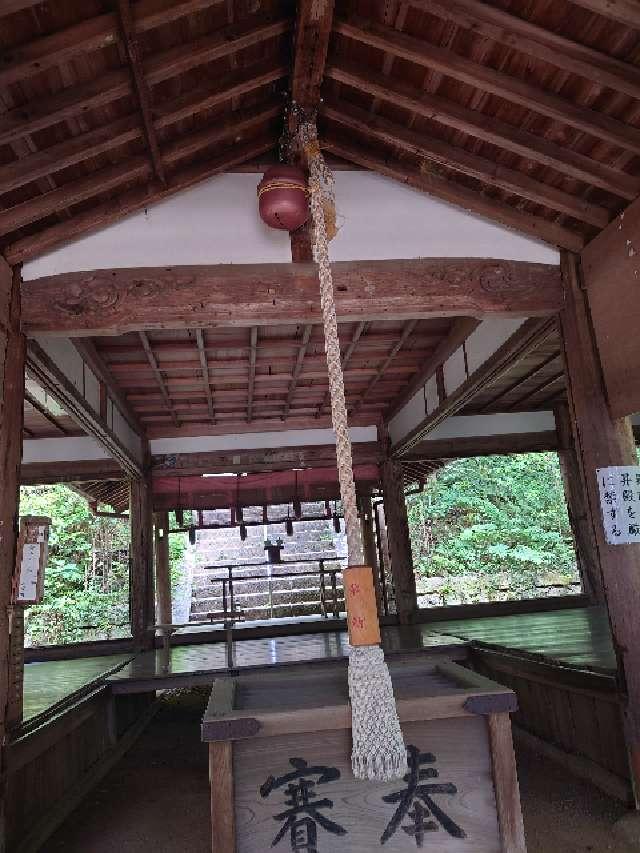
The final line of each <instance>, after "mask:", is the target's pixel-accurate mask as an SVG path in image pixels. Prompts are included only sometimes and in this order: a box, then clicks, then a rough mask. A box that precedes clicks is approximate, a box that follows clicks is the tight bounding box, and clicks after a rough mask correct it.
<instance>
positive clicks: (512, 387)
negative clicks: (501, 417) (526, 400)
mask: <svg viewBox="0 0 640 853" xmlns="http://www.w3.org/2000/svg"><path fill="white" fill-rule="evenodd" d="M558 358H560V353H559V352H553V353H551V355H549V356H547V358H545V359H544V360H543V361H542V362H541V363H540V364H537V365H536V366H535V367H533V368H532V369H531V370H529V371H527V373H525V375H524V376H520V377H518V378H517V379H516V380H515V381H514V382H512V383H510V384H509V385H508V386H507V387H506V388H503V389H502V390H501V391H500V393H499V394H496V395H495V396H494V397H492V398H491V399H490V400H489V402H488V403H485V405H483V406H482V408H481V409H480V412H482V413H484V412H487V411H490V410H494V411H495V405H496V403H498V402H499V401H500V400H504V398H505V397H509V396H510V395H511V394H513V392H514V391H516V390H517V389H518V388H520V386H521V385H523V384H524V383H525V382H530V381H531V380H532V379H535V377H536V376H537V375H538V374H539V373H543V372H544V371H545V370H546V369H547V368H548V366H549V365H550V364H553V362H554V361H556V360H557V359H558ZM515 405H517V403H516V404H514V405H511V404H509V405H507V407H506V408H507V409H512V408H514V406H515Z"/></svg>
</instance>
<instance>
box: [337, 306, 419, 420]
mask: <svg viewBox="0 0 640 853" xmlns="http://www.w3.org/2000/svg"><path fill="white" fill-rule="evenodd" d="M417 324H418V321H417V320H409V322H408V323H405V325H404V328H403V329H402V333H401V334H400V337H399V338H398V340H397V342H396V343H395V344H394V345H393V347H392V349H391V352H390V353H389V355H388V356H387V357H386V358H385V360H384V361H383V362H382V364H381V365H380V367H379V368H378V370H377V371H376V373H375V376H373V377H372V379H371V381H370V382H369V384H368V385H367V387H366V388H365V390H364V391H363V392H362V394H361V395H360V397H359V399H358V400H357V402H356V404H355V406H353V408H352V409H351V414H354V415H355V414H357V413H358V412H359V411H360V408H361V407H362V404H363V403H364V402H365V401H366V399H367V397H368V396H369V395H370V394H371V392H372V391H373V389H374V388H375V387H376V385H377V384H378V382H379V381H380V380H381V379H382V377H383V376H384V374H385V371H386V369H387V368H388V367H389V365H390V364H391V362H392V361H393V359H394V358H395V357H396V355H397V354H398V353H399V352H400V350H401V349H402V347H403V346H404V345H405V343H406V342H407V340H408V338H409V337H411V335H412V334H413V332H414V329H415V327H416V326H417Z"/></svg>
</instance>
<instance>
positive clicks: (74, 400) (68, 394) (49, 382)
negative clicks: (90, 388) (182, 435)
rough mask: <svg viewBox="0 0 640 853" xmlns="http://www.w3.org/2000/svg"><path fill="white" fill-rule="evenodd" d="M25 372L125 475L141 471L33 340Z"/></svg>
mask: <svg viewBox="0 0 640 853" xmlns="http://www.w3.org/2000/svg"><path fill="white" fill-rule="evenodd" d="M27 369H28V371H29V373H30V374H32V375H33V376H34V378H35V379H36V381H37V382H38V384H39V385H40V387H41V388H44V389H45V390H46V391H48V393H49V394H51V396H52V397H53V398H54V399H55V400H57V401H58V403H60V405H61V406H62V408H63V409H64V410H65V411H66V412H67V413H68V414H69V415H70V416H71V417H72V418H74V420H76V421H77V422H78V423H79V424H80V426H81V427H82V428H83V429H85V430H86V431H87V432H88V433H89V435H92V436H94V437H95V438H96V439H97V441H99V442H100V444H102V446H103V447H104V448H105V450H107V452H109V453H111V454H112V455H113V457H114V458H115V459H116V460H118V462H120V464H121V465H122V467H123V468H124V469H125V471H126V472H127V473H129V474H131V475H136V474H138V473H139V472H140V470H141V468H140V460H139V459H137V458H136V457H135V456H134V454H133V453H132V452H131V450H130V449H129V448H128V447H126V446H125V445H124V444H123V442H122V441H121V440H120V439H119V438H118V436H117V435H116V434H115V433H114V432H113V430H112V429H111V428H110V427H109V425H108V424H107V422H106V421H104V420H103V419H102V418H101V417H100V414H99V413H98V412H96V411H95V410H94V409H93V408H92V407H91V406H90V405H89V403H88V402H87V401H86V400H85V398H84V397H82V396H81V394H80V393H79V391H78V390H77V389H76V387H75V385H73V384H72V382H71V381H70V380H69V378H68V377H67V376H65V374H64V373H63V372H62V371H61V370H60V368H59V367H58V366H57V365H56V364H55V363H54V362H53V361H52V359H50V358H49V356H48V355H47V354H46V352H45V351H44V350H43V349H42V347H41V346H39V344H37V343H36V342H35V341H30V342H29V346H28V348H27Z"/></svg>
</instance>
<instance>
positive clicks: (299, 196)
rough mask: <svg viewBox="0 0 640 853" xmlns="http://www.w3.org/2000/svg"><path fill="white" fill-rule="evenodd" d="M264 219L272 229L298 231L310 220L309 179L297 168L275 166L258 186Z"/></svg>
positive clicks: (268, 170) (259, 202)
mask: <svg viewBox="0 0 640 853" xmlns="http://www.w3.org/2000/svg"><path fill="white" fill-rule="evenodd" d="M258 209H259V211H260V217H261V219H262V221H263V222H265V223H266V224H267V225H268V226H269V227H270V228H278V229H280V230H281V231H296V230H297V229H298V228H301V227H302V226H303V225H304V223H305V222H306V221H307V219H308V218H309V201H308V198H307V179H306V176H305V173H304V172H303V171H302V169H299V168H298V167H297V166H285V165H278V166H272V167H271V168H270V169H267V171H266V172H265V173H264V176H263V178H262V180H261V181H260V183H259V184H258Z"/></svg>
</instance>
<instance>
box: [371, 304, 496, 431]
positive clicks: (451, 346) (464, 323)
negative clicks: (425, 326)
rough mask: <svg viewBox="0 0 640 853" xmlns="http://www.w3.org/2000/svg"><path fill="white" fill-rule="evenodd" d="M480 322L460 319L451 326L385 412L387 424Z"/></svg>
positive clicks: (465, 318) (466, 318) (472, 319)
mask: <svg viewBox="0 0 640 853" xmlns="http://www.w3.org/2000/svg"><path fill="white" fill-rule="evenodd" d="M479 325H480V321H479V320H476V319H474V318H473V317H458V318H457V319H455V320H454V321H453V323H452V324H451V329H450V330H449V334H448V335H447V337H446V338H445V339H444V340H443V341H442V342H441V343H440V344H439V345H438V346H437V347H436V348H435V350H434V351H433V353H432V354H431V355H430V357H429V358H428V359H427V361H426V362H425V364H424V365H423V367H422V368H421V370H420V371H419V373H418V374H417V376H415V377H414V378H413V379H412V380H411V382H410V384H409V386H408V387H407V388H406V389H405V390H404V391H403V392H402V393H401V394H400V395H399V396H398V397H396V399H395V400H393V402H392V405H391V407H390V408H389V409H388V410H387V411H386V412H385V420H386V421H387V423H388V422H389V421H390V420H391V418H393V417H394V416H395V415H397V414H398V412H399V411H400V409H401V408H402V407H403V406H404V405H406V404H407V403H408V402H409V400H410V399H411V398H412V397H413V395H414V394H416V393H417V392H418V391H419V390H420V389H421V388H422V387H423V386H424V385H425V384H426V383H427V382H428V381H429V379H431V377H432V376H433V374H434V373H435V371H436V369H437V368H438V367H439V366H440V365H441V364H443V363H444V362H445V361H446V360H447V359H448V358H449V356H450V355H453V353H454V352H455V351H456V350H457V349H458V347H460V346H462V344H463V343H464V341H466V339H467V338H468V337H469V335H470V334H471V333H472V332H474V331H475V330H476V329H477V328H478V326H479Z"/></svg>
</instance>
